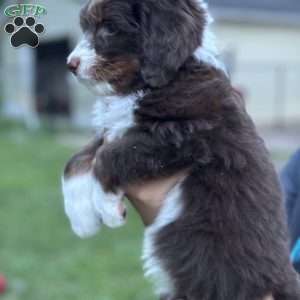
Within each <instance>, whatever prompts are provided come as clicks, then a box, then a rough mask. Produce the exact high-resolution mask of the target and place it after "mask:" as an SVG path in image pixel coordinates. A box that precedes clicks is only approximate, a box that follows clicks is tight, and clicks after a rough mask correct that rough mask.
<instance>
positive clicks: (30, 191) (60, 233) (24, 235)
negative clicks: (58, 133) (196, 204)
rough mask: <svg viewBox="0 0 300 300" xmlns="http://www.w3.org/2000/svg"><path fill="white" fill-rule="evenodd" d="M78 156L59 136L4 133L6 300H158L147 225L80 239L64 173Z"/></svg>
mask: <svg viewBox="0 0 300 300" xmlns="http://www.w3.org/2000/svg"><path fill="white" fill-rule="evenodd" d="M72 152H74V149H70V148H67V147H64V146H62V145H59V144H58V143H57V139H56V137H55V135H53V134H52V135H50V134H45V133H36V134H28V133H26V132H25V131H24V130H22V129H20V128H16V129H12V130H9V131H8V132H7V130H0V157H1V163H0V167H1V172H0V273H3V274H5V276H6V277H7V279H8V282H9V290H8V292H7V293H6V294H5V295H4V296H2V297H1V296H0V299H1V300H15V299H18V300H68V299H70V300H77V299H78V300H94V299H99V300H100V299H101V300H110V299H114V300H126V299H128V300H129V299H130V300H134V299H136V300H141V299H145V300H150V299H155V297H154V296H153V295H152V290H151V287H150V284H149V283H148V282H147V281H146V280H145V279H144V278H143V272H142V267H141V262H140V254H141V244H142V230H143V228H142V226H141V223H140V221H139V219H138V217H137V215H136V214H135V213H134V212H133V211H132V210H131V211H130V217H129V221H128V224H127V225H126V226H125V227H122V228H121V229H118V230H107V229H104V230H102V231H101V232H100V233H99V234H98V235H97V236H96V237H95V238H92V239H89V240H80V239H78V238H77V237H76V236H74V234H73V233H72V232H71V229H70V226H69V223H68V220H67V219H66V217H65V215H64V212H63V204H62V196H61V192H60V175H61V170H62V167H63V165H64V163H65V161H66V160H67V158H68V157H70V155H71V154H72Z"/></svg>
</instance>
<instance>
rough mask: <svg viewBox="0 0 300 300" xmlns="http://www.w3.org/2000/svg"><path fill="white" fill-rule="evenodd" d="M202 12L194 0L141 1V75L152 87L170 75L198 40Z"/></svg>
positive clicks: (203, 13)
mask: <svg viewBox="0 0 300 300" xmlns="http://www.w3.org/2000/svg"><path fill="white" fill-rule="evenodd" d="M205 23H206V12H205V11H204V10H203V9H202V8H201V7H200V6H199V5H198V4H197V3H196V0H159V1H158V0H144V1H142V2H141V16H140V24H141V31H142V52H143V57H142V77H143V79H144V81H145V82H146V83H147V84H149V85H150V86H152V87H161V86H164V85H166V84H167V83H168V82H169V81H170V80H172V79H173V77H174V76H175V74H176V72H177V71H178V69H179V68H180V67H181V66H182V64H183V63H184V62H185V61H186V59H187V58H188V57H189V56H191V55H192V54H193V52H194V51H195V49H196V48H197V47H198V46H199V45H200V44H201V39H202V32H203V29H204V26H205Z"/></svg>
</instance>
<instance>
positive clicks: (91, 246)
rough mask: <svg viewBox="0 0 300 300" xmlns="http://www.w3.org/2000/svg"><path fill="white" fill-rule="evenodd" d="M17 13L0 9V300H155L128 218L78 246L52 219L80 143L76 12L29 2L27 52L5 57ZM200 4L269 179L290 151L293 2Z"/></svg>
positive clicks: (136, 229)
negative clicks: (41, 12)
mask: <svg viewBox="0 0 300 300" xmlns="http://www.w3.org/2000/svg"><path fill="white" fill-rule="evenodd" d="M17 2H18V1H14V2H12V1H3V0H2V1H1V0H0V157H1V159H0V161H1V163H0V166H1V172H0V274H1V273H2V274H4V275H5V276H6V277H7V280H8V290H7V291H6V293H4V294H0V299H3V300H13V299H18V300H19V299H20V300H41V299H43V300H50V299H51V300H54V299H64V300H68V299H72V300H77V299H78V300H79V299H80V300H85V299H86V300H93V299H103V300H110V299H115V300H118V299H119V300H121V299H122V300H126V299H128V300H129V299H130V300H134V299H136V300H137V299H139V300H140V299H145V300H147V299H155V297H154V296H153V294H152V290H151V287H150V285H149V284H148V282H147V281H146V280H144V279H143V273H142V267H141V263H140V260H139V257H140V254H141V243H142V231H143V228H142V226H141V223H140V221H139V219H138V217H137V216H136V214H135V213H134V211H133V210H131V212H130V217H129V223H128V225H127V226H125V227H124V228H122V229H119V230H116V231H107V230H103V232H102V233H101V234H99V235H98V236H97V237H95V238H93V239H91V240H87V241H81V240H79V239H77V238H76V237H75V236H74V235H73V234H72V232H71V230H70V227H69V224H68V221H67V220H66V217H65V216H64V213H63V206H62V197H61V192H60V176H61V171H62V168H63V166H64V163H65V162H66V160H67V159H68V158H69V157H70V155H71V154H72V153H74V151H76V150H78V149H79V148H80V147H81V146H82V145H83V144H84V143H85V142H86V141H87V140H88V139H89V138H90V137H91V135H92V132H91V130H90V128H91V119H90V114H91V107H92V104H93V102H94V100H95V99H94V96H93V95H92V94H90V93H89V91H87V89H86V88H84V87H82V86H81V85H79V84H78V83H77V82H76V81H75V80H74V79H73V78H72V76H71V75H70V74H69V73H68V72H67V69H66V66H65V61H66V57H67V55H68V53H69V52H70V51H71V50H72V48H73V47H74V46H75V44H76V42H77V40H78V39H79V38H80V28H79V23H78V14H79V10H80V7H81V5H82V3H83V2H84V1H76V0H61V1H53V0H40V1H30V3H38V4H41V5H43V6H45V8H46V9H47V11H48V13H47V15H46V16H43V17H41V18H40V19H38V21H39V22H41V23H42V24H44V25H45V28H46V31H45V33H44V34H43V35H42V36H41V42H40V45H39V47H38V48H36V49H31V48H29V47H21V48H19V49H15V48H12V47H11V45H10V42H9V36H8V35H7V34H6V33H5V32H4V30H3V29H4V26H5V24H6V23H7V22H9V19H8V18H7V17H5V16H4V14H3V12H4V9H5V7H7V6H8V5H10V4H15V3H17ZM19 3H22V2H21V1H19ZM26 3H28V2H26ZM208 3H209V7H210V10H211V12H212V15H213V16H214V18H215V24H214V26H213V27H214V32H215V34H216V37H217V43H218V46H219V48H220V50H221V56H222V57H223V60H224V61H225V63H226V65H227V68H228V70H229V73H230V76H231V78H232V81H233V83H234V85H235V87H236V88H237V89H238V90H239V91H240V92H241V93H242V94H243V95H244V97H245V99H246V104H247V107H248V111H249V113H250V114H251V116H252V117H253V119H254V120H255V122H256V124H257V126H258V129H259V131H260V133H261V135H262V136H263V137H264V139H265V141H266V144H267V146H268V148H269V150H270V152H271V154H272V158H273V160H274V163H275V165H276V168H277V170H280V169H281V167H282V166H283V164H285V162H286V160H287V159H288V158H289V156H290V155H291V153H293V152H294V151H295V150H296V149H297V148H298V147H299V144H300V1H299V0H284V1H283V0H209V1H208ZM2 28H3V29H2Z"/></svg>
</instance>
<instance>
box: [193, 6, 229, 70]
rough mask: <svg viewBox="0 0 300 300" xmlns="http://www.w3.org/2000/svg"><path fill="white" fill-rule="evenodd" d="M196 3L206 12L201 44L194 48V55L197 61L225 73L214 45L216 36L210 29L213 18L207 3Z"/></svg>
mask: <svg viewBox="0 0 300 300" xmlns="http://www.w3.org/2000/svg"><path fill="white" fill-rule="evenodd" d="M197 3H198V5H199V6H200V7H201V8H202V9H203V10H204V11H205V12H206V26H205V28H204V32H203V40H202V46H201V47H198V48H197V49H196V51H195V52H194V55H195V57H196V58H197V59H198V60H199V61H204V62H206V63H208V64H210V65H212V66H213V67H215V68H217V69H220V70H223V71H224V72H225V73H226V74H227V70H226V67H225V65H224V63H223V62H222V61H221V60H220V59H219V56H220V54H219V51H218V48H217V46H216V37H215V35H214V33H213V32H212V30H211V25H212V23H213V22H214V19H213V18H212V16H211V15H210V13H209V11H208V5H207V3H205V2H204V1H203V0H197Z"/></svg>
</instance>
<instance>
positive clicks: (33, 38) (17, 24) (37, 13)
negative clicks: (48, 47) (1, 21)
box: [4, 4, 47, 48]
mask: <svg viewBox="0 0 300 300" xmlns="http://www.w3.org/2000/svg"><path fill="white" fill-rule="evenodd" d="M4 14H5V15H6V16H7V17H9V18H14V19H13V21H12V22H11V23H7V24H6V25H5V28H4V30H5V31H6V33H8V34H10V35H11V38H10V42H11V45H12V46H13V47H15V48H17V47H20V46H23V45H27V46H30V47H33V48H35V47H37V46H38V45H39V35H40V34H42V33H43V32H44V31H45V27H44V25H43V24H41V23H37V22H36V18H38V17H41V16H43V15H45V14H47V10H46V8H45V7H43V6H41V5H37V4H16V5H10V6H8V7H7V8H6V9H5V11H4Z"/></svg>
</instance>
